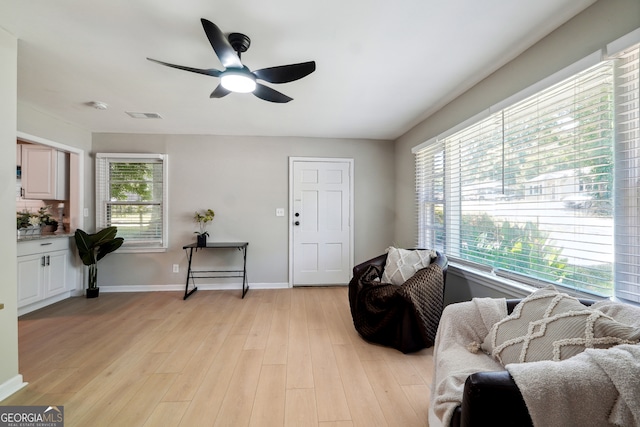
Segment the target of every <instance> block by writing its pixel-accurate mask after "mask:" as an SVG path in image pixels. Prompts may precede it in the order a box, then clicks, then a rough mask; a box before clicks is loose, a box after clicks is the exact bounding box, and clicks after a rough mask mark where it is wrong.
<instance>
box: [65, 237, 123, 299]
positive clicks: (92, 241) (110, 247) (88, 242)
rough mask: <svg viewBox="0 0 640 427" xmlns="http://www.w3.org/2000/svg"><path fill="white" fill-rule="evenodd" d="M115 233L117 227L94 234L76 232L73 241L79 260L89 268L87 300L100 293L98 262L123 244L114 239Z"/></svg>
mask: <svg viewBox="0 0 640 427" xmlns="http://www.w3.org/2000/svg"><path fill="white" fill-rule="evenodd" d="M117 233H118V227H107V228H105V229H103V230H100V231H98V232H97V233H94V234H87V233H86V232H84V231H82V230H80V229H77V230H76V233H75V239H76V246H77V248H78V253H79V254H80V259H82V263H83V264H84V265H87V266H89V281H88V285H87V298H95V297H97V296H98V295H99V292H100V288H98V261H100V260H101V259H102V258H104V257H105V255H107V254H110V253H111V252H113V251H115V250H116V249H118V248H119V247H120V246H122V243H124V239H123V238H122V237H116V234H117Z"/></svg>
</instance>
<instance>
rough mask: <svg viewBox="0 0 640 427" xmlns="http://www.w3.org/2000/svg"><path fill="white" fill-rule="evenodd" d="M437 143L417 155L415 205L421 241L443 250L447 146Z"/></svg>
mask: <svg viewBox="0 0 640 427" xmlns="http://www.w3.org/2000/svg"><path fill="white" fill-rule="evenodd" d="M443 147H444V146H443V144H442V143H434V144H431V145H429V146H427V147H426V148H425V149H423V150H421V151H420V152H418V153H417V154H416V195H417V200H416V206H417V207H418V211H417V215H418V227H419V230H420V231H419V234H420V236H422V241H428V242H431V246H430V248H433V249H437V250H439V251H444V237H445V233H444V196H445V191H444V148H443Z"/></svg>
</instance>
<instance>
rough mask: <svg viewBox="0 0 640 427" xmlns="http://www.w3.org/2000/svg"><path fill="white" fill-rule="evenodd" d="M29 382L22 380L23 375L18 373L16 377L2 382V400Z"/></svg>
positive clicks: (0, 390)
mask: <svg viewBox="0 0 640 427" xmlns="http://www.w3.org/2000/svg"><path fill="white" fill-rule="evenodd" d="M27 384H29V383H25V382H24V381H22V375H19V374H18V375H16V376H15V377H13V378H11V379H9V380H7V381H5V382H4V383H2V384H0V401H2V400H4V399H6V398H7V397H9V396H11V395H12V394H13V393H15V392H17V391H18V390H20V389H21V388H23V387H25V386H26V385H27Z"/></svg>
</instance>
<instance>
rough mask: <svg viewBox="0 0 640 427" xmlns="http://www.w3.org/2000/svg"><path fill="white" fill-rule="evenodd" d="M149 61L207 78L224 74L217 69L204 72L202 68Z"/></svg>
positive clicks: (154, 60) (155, 60)
mask: <svg viewBox="0 0 640 427" xmlns="http://www.w3.org/2000/svg"><path fill="white" fill-rule="evenodd" d="M147 59H148V60H149V61H151V62H155V63H157V64H161V65H166V66H167V67H171V68H177V69H178V70H184V71H191V72H192V73H198V74H204V75H205V76H212V77H220V74H221V73H222V71H220V70H216V69H215V68H209V69H207V70H204V69H201V68H191V67H185V66H183V65H176V64H169V63H168V62H162V61H158V60H157V59H151V58H147Z"/></svg>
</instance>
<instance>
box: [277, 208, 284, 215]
mask: <svg viewBox="0 0 640 427" xmlns="http://www.w3.org/2000/svg"><path fill="white" fill-rule="evenodd" d="M276 216H284V208H278V209H276Z"/></svg>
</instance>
